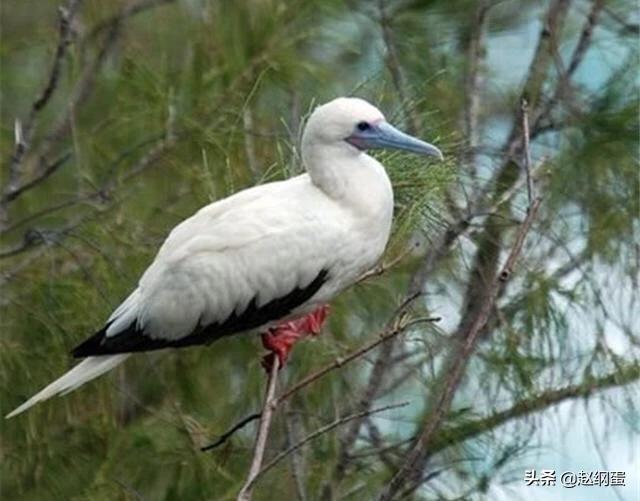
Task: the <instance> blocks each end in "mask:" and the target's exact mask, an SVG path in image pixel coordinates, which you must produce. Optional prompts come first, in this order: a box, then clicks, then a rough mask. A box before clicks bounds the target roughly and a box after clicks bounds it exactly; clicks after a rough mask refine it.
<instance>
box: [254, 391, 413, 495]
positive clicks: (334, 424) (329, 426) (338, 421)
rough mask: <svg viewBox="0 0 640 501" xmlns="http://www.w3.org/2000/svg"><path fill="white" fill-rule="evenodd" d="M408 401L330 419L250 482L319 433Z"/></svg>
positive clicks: (282, 454)
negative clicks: (333, 419) (329, 421)
mask: <svg viewBox="0 0 640 501" xmlns="http://www.w3.org/2000/svg"><path fill="white" fill-rule="evenodd" d="M410 403H411V402H402V403H399V404H392V405H385V406H384V407H379V408H377V409H369V410H366V411H363V412H358V413H356V414H351V415H350V416H346V417H342V418H338V419H336V420H335V421H332V422H331V423H329V424H326V425H324V426H322V427H321V428H318V429H317V430H316V431H314V432H313V433H310V434H309V435H307V436H306V437H304V438H303V439H302V440H300V441H299V442H297V443H296V444H294V445H292V446H291V447H289V448H288V449H286V450H284V451H282V452H281V453H280V454H278V455H277V456H276V457H274V458H273V459H272V460H271V461H269V462H268V463H267V464H266V465H265V466H264V467H263V468H262V469H261V470H260V472H258V474H257V475H256V476H255V478H254V479H253V482H252V483H253V484H255V483H256V481H257V480H258V479H259V478H260V477H262V475H264V474H265V473H266V472H268V471H269V470H271V469H272V468H273V467H274V466H276V465H277V464H278V463H279V462H280V461H282V460H283V459H284V458H286V457H287V456H288V455H289V454H292V453H293V452H295V451H297V450H298V449H299V448H300V447H302V446H303V445H305V444H306V443H308V442H311V441H312V440H314V439H316V438H318V437H319V436H320V435H324V434H325V433H327V432H330V431H331V430H333V429H334V428H337V427H338V426H340V425H343V424H345V423H348V422H349V421H353V420H354V419H359V418H364V417H367V416H371V415H373V414H378V413H380V412H384V411H388V410H391V409H398V408H400V407H406V406H407V405H409V404H410Z"/></svg>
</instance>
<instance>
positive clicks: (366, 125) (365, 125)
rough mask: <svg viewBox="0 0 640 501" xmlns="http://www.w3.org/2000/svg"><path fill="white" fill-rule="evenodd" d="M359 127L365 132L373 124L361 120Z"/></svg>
mask: <svg viewBox="0 0 640 501" xmlns="http://www.w3.org/2000/svg"><path fill="white" fill-rule="evenodd" d="M357 127H358V130H359V131H361V132H364V131H365V130H369V129H370V128H371V125H369V123H368V122H359V123H358V125H357Z"/></svg>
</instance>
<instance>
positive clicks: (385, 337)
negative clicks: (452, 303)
mask: <svg viewBox="0 0 640 501" xmlns="http://www.w3.org/2000/svg"><path fill="white" fill-rule="evenodd" d="M439 320H440V317H430V318H418V319H414V320H409V321H400V322H399V323H398V324H397V325H395V326H392V327H390V328H389V329H387V330H385V331H383V332H382V333H380V334H379V335H378V336H377V339H375V340H374V341H372V342H370V343H367V344H366V345H364V346H361V347H360V348H358V349H356V350H355V351H353V352H351V353H349V354H347V355H345V356H344V357H339V358H336V359H335V360H334V361H333V362H331V363H330V364H328V365H325V366H324V367H323V368H321V369H318V370H317V371H315V372H313V373H312V374H309V375H308V376H306V377H305V378H303V379H302V380H301V381H299V382H297V383H296V384H294V385H293V386H291V387H290V388H288V389H287V390H285V391H284V392H283V393H281V394H280V395H279V396H278V397H276V399H275V402H276V407H277V406H278V405H280V404H281V403H282V402H284V401H285V400H287V399H289V398H291V396H293V395H294V394H295V393H297V392H298V391H300V390H301V389H303V388H305V387H306V386H309V385H310V384H312V383H314V382H315V381H317V380H318V379H320V378H321V377H323V376H325V375H326V374H328V373H329V372H331V371H333V370H335V369H338V368H341V367H343V366H344V365H346V364H348V363H349V362H352V361H353V360H355V359H357V358H360V357H362V356H363V355H365V354H366V353H368V352H370V351H371V350H373V349H374V348H376V347H378V346H379V345H381V344H382V343H385V342H387V341H389V340H390V339H392V338H394V337H396V336H397V335H398V334H401V333H402V332H405V331H406V330H407V329H409V328H411V327H413V326H414V325H417V324H419V323H425V322H438V321H439ZM261 416H262V413H254V414H251V415H249V416H247V417H245V418H244V419H242V420H241V421H239V422H238V423H237V424H235V425H233V426H232V427H231V428H230V429H229V430H227V431H226V432H224V433H223V434H222V435H221V436H220V438H218V440H216V441H215V442H214V443H212V444H210V445H207V446H206V447H204V448H203V449H202V450H204V451H208V450H211V449H215V448H216V447H219V446H221V445H222V444H223V443H225V442H226V441H227V440H229V438H231V436H232V435H233V434H234V433H235V432H236V431H238V430H239V429H241V428H243V427H244V426H246V425H247V424H248V423H250V422H251V421H255V420H256V419H260V417H261Z"/></svg>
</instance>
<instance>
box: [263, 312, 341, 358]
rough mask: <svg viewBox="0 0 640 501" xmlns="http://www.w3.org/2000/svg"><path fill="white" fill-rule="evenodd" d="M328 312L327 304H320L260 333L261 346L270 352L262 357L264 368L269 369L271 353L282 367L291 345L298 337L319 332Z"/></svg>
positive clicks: (291, 347)
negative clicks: (302, 314)
mask: <svg viewBox="0 0 640 501" xmlns="http://www.w3.org/2000/svg"><path fill="white" fill-rule="evenodd" d="M328 313H329V306H328V305H324V306H320V307H319V308H317V309H316V310H314V311H312V312H311V313H309V314H308V315H306V316H304V317H301V318H297V319H296V320H291V321H290V322H287V323H284V324H281V325H278V326H276V327H272V328H270V329H269V331H268V332H265V333H264V334H262V346H264V347H265V348H266V349H267V350H269V351H270V352H271V353H270V354H269V355H265V356H264V357H263V359H262V366H263V367H264V368H265V370H266V371H270V370H271V364H272V363H273V357H272V354H273V355H275V356H276V357H278V362H279V364H278V366H279V367H280V368H282V367H284V365H285V363H286V362H287V358H288V357H289V353H290V352H291V350H292V349H293V345H294V344H296V342H298V340H299V339H302V338H303V337H306V336H307V335H309V334H311V335H313V336H316V335H318V334H320V330H321V329H322V325H323V324H324V322H325V320H326V318H327V314H328Z"/></svg>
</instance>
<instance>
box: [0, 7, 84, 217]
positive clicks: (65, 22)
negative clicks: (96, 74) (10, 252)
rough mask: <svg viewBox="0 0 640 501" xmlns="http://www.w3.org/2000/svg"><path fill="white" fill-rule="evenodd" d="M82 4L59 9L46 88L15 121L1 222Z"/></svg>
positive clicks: (54, 85) (20, 188)
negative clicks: (55, 39) (26, 111)
mask: <svg viewBox="0 0 640 501" xmlns="http://www.w3.org/2000/svg"><path fill="white" fill-rule="evenodd" d="M81 1H82V0H69V1H68V2H67V5H66V7H60V8H59V9H58V12H59V16H60V19H59V28H58V44H57V45H56V50H55V53H54V56H53V62H52V64H51V70H50V71H49V75H48V77H47V80H46V84H45V86H44V88H43V89H42V91H41V92H40V95H39V96H38V97H37V98H36V99H35V101H34V102H33V104H32V105H31V110H30V111H29V116H28V117H27V119H26V121H25V122H24V124H22V123H21V122H20V121H19V120H16V125H15V132H16V134H15V149H14V151H13V155H12V156H11V159H10V161H9V181H8V183H7V185H6V186H5V188H4V190H3V194H2V199H0V211H1V212H2V217H3V218H5V217H6V214H5V211H6V205H7V203H8V202H9V201H11V200H13V199H14V198H16V197H17V196H18V195H19V193H20V192H22V191H24V189H25V188H24V186H21V183H20V178H21V174H22V173H21V170H22V169H21V164H22V159H23V158H24V155H25V154H26V153H27V151H28V150H29V148H30V147H31V138H32V135H33V130H34V128H35V126H36V119H37V115H38V114H39V113H40V111H42V110H43V109H44V108H45V107H46V106H47V104H48V103H49V101H50V100H51V96H53V94H54V92H55V90H56V89H57V87H58V81H59V80H60V71H61V68H62V62H63V61H64V58H65V56H66V54H67V49H68V47H69V45H71V43H72V42H73V37H74V31H73V27H72V26H73V20H74V18H75V15H76V13H77V11H78V8H79V7H80V4H81ZM49 174H50V173H49ZM47 175H48V174H47ZM45 177H46V176H45ZM27 184H30V183H27Z"/></svg>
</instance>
